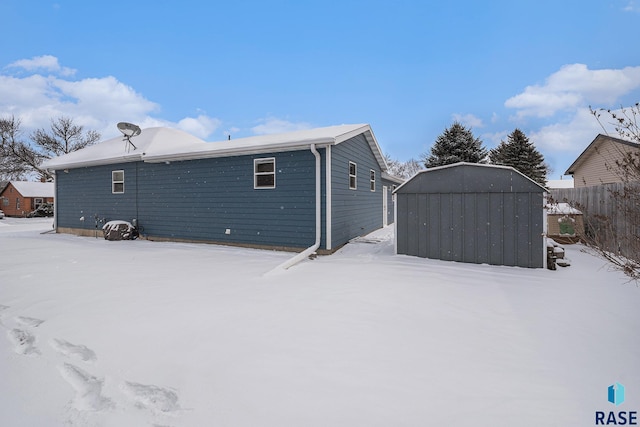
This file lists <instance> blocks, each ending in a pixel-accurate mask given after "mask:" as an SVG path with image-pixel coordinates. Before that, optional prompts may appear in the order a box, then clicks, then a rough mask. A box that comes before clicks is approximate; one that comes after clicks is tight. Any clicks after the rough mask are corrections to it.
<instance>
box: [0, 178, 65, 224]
mask: <svg viewBox="0 0 640 427" xmlns="http://www.w3.org/2000/svg"><path fill="white" fill-rule="evenodd" d="M53 195H54V184H53V183H52V182H27V181H9V182H8V183H7V185H6V186H5V187H4V189H2V190H0V209H1V210H2V211H4V214H5V215H6V216H26V215H27V214H28V213H29V212H31V211H34V210H35V209H36V208H38V207H39V206H40V205H42V204H43V203H53Z"/></svg>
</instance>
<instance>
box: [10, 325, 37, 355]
mask: <svg viewBox="0 0 640 427" xmlns="http://www.w3.org/2000/svg"><path fill="white" fill-rule="evenodd" d="M8 334H9V339H10V340H11V342H13V346H14V347H13V349H14V351H15V352H16V353H18V354H22V355H25V356H35V355H37V354H40V350H38V348H37V347H36V346H35V343H36V337H34V336H33V335H31V334H30V333H29V332H27V331H23V330H22V329H12V330H10V331H9V332H8Z"/></svg>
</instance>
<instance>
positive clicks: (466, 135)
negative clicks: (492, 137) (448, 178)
mask: <svg viewBox="0 0 640 427" xmlns="http://www.w3.org/2000/svg"><path fill="white" fill-rule="evenodd" d="M486 157H487V149H486V148H484V147H483V146H482V141H481V140H480V139H478V138H476V137H475V136H473V133H472V132H471V130H470V129H467V128H466V127H464V126H462V125H461V124H460V123H458V122H454V123H453V125H451V127H450V128H448V129H445V131H444V132H443V133H442V134H441V135H440V136H438V138H437V139H436V142H435V143H434V144H433V146H432V147H431V154H428V155H427V154H423V155H422V161H423V162H424V166H425V167H427V168H433V167H436V166H443V165H450V164H452V163H458V162H468V163H485V159H486Z"/></svg>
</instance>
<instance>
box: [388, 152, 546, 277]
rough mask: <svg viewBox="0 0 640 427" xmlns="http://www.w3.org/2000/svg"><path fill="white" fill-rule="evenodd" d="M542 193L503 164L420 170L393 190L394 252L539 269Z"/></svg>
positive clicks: (541, 260) (541, 259)
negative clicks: (394, 209) (394, 199)
mask: <svg viewBox="0 0 640 427" xmlns="http://www.w3.org/2000/svg"><path fill="white" fill-rule="evenodd" d="M545 192H546V189H545V188H544V187H541V186H540V185H539V184H537V183H536V182H534V181H533V180H531V179H530V178H528V177H527V176H525V175H523V174H522V173H520V172H518V171H517V170H515V169H514V168H512V167H509V166H496V165H482V164H476V163H455V164H452V165H447V166H440V167H435V168H429V169H426V170H423V171H421V172H419V173H418V174H416V175H414V176H413V177H412V178H411V179H410V180H408V181H407V182H405V183H404V184H402V185H401V186H400V187H398V188H397V189H396V191H395V195H396V209H397V217H396V224H395V225H396V253H398V254H405V255H413V256H418V257H422V258H433V259H440V260H446V261H459V262H468V263H476V264H493V265H508V266H519V267H529V268H541V267H544V262H545V259H546V252H545V251H546V245H545V242H544V239H545V238H544V229H545V221H544V193H545Z"/></svg>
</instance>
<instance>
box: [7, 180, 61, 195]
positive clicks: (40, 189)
mask: <svg viewBox="0 0 640 427" xmlns="http://www.w3.org/2000/svg"><path fill="white" fill-rule="evenodd" d="M11 184H12V185H13V186H14V187H15V189H16V190H18V193H20V194H22V197H53V195H54V187H53V182H29V181H11Z"/></svg>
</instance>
